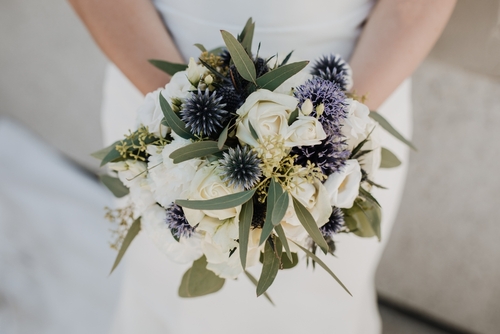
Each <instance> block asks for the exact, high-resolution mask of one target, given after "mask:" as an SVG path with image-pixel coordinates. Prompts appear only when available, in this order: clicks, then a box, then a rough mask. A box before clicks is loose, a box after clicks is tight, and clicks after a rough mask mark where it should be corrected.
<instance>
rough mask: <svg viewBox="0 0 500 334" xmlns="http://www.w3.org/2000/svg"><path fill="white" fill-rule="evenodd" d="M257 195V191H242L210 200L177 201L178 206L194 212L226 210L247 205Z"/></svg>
mask: <svg viewBox="0 0 500 334" xmlns="http://www.w3.org/2000/svg"><path fill="white" fill-rule="evenodd" d="M254 194H255V189H252V190H247V191H242V192H239V193H236V194H230V195H225V196H221V197H217V198H213V199H208V200H183V199H178V200H176V201H175V203H176V204H177V205H180V206H182V207H184V208H188V209H194V210H224V209H229V208H234V207H236V206H238V205H241V204H243V203H246V202H247V201H248V200H250V199H251V198H252V197H253V195H254Z"/></svg>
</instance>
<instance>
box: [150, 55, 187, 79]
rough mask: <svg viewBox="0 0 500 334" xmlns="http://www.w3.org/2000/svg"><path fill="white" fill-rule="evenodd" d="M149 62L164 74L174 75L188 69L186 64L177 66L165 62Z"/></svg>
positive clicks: (152, 60) (156, 60) (155, 60)
mask: <svg viewBox="0 0 500 334" xmlns="http://www.w3.org/2000/svg"><path fill="white" fill-rule="evenodd" d="M149 62H150V63H151V64H152V65H154V66H155V67H156V68H158V69H160V70H162V71H163V72H165V73H167V74H169V75H171V76H172V75H174V74H175V73H177V72H180V71H184V70H186V69H187V68H188V66H187V65H186V64H176V63H171V62H168V61H165V60H158V59H149Z"/></svg>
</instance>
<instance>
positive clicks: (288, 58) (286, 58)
mask: <svg viewBox="0 0 500 334" xmlns="http://www.w3.org/2000/svg"><path fill="white" fill-rule="evenodd" d="M292 54H293V51H290V53H289V54H287V55H286V57H285V59H283V61H282V62H281V64H280V65H279V66H280V67H281V66H284V65H286V64H287V63H288V61H289V60H290V57H291V56H292Z"/></svg>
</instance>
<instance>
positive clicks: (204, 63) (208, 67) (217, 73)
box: [198, 58, 226, 81]
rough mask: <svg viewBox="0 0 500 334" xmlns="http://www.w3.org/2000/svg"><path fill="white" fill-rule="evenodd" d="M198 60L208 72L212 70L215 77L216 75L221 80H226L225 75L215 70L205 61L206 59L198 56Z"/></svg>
mask: <svg viewBox="0 0 500 334" xmlns="http://www.w3.org/2000/svg"><path fill="white" fill-rule="evenodd" d="M198 60H199V61H200V63H201V64H202V65H203V66H205V67H206V68H207V69H208V70H209V71H210V72H212V74H213V75H215V76H216V77H218V78H219V79H222V80H223V81H225V80H226V77H225V76H223V75H222V74H221V73H220V72H219V71H217V70H216V69H215V68H213V67H212V66H211V65H210V64H209V63H207V62H206V61H204V60H203V59H201V58H198Z"/></svg>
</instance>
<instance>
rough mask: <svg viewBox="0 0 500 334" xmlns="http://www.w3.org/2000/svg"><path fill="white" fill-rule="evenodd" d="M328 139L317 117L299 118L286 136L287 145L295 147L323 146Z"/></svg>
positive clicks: (289, 128)
mask: <svg viewBox="0 0 500 334" xmlns="http://www.w3.org/2000/svg"><path fill="white" fill-rule="evenodd" d="M325 138H326V133H325V131H324V130H323V126H322V125H321V123H320V122H318V120H317V119H316V118H315V117H312V116H299V117H297V119H296V120H295V122H293V124H292V125H290V126H289V127H288V133H287V134H286V136H285V145H286V146H288V147H293V146H314V145H318V144H321V141H322V140H324V139H325Z"/></svg>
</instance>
